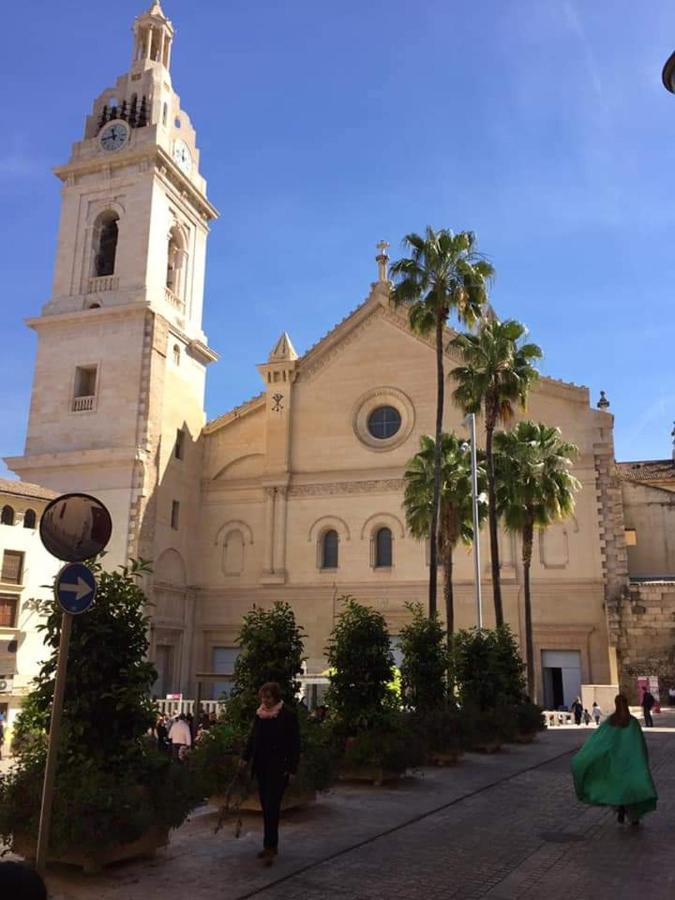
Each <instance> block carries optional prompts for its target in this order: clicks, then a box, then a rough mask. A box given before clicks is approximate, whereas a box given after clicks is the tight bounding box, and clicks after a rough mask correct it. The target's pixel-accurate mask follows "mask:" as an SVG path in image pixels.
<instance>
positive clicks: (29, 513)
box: [23, 509, 37, 528]
mask: <svg viewBox="0 0 675 900" xmlns="http://www.w3.org/2000/svg"><path fill="white" fill-rule="evenodd" d="M36 521H37V516H36V515H35V510H34V509H27V510H26V512H25V513H24V514H23V527H24V528H35V523H36Z"/></svg>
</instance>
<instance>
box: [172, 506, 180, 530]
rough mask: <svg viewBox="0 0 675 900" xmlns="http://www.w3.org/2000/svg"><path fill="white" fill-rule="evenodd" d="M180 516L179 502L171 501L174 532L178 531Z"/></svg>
mask: <svg viewBox="0 0 675 900" xmlns="http://www.w3.org/2000/svg"><path fill="white" fill-rule="evenodd" d="M179 515H180V503H179V502H178V500H172V501H171V527H172V528H173V530H174V531H178V517H179Z"/></svg>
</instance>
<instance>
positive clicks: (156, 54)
mask: <svg viewBox="0 0 675 900" xmlns="http://www.w3.org/2000/svg"><path fill="white" fill-rule="evenodd" d="M133 31H134V54H133V57H132V60H131V62H132V68H133V69H134V71H138V70H139V69H146V68H148V67H149V66H150V65H153V66H154V65H161V66H163V67H164V68H165V69H166V70H167V72H168V71H169V68H170V66H171V43H172V41H173V36H174V29H173V25H172V24H171V22H170V21H169V19H167V17H166V16H165V15H164V11H163V10H162V5H161V3H160V2H159V0H155V2H154V3H153V4H152V5H151V7H150V9H148V10H147V12H144V13H142V14H141V15H140V16H138V17H137V18H136V19H135V21H134V26H133Z"/></svg>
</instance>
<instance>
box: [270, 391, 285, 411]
mask: <svg viewBox="0 0 675 900" xmlns="http://www.w3.org/2000/svg"><path fill="white" fill-rule="evenodd" d="M283 399H284V395H283V394H274V396H273V397H272V412H281V411H282V409H283V408H284V404H283V403H282V400H283Z"/></svg>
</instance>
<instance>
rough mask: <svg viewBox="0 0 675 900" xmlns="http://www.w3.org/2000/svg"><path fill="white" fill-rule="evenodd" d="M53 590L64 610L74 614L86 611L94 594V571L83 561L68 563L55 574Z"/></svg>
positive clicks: (92, 600)
mask: <svg viewBox="0 0 675 900" xmlns="http://www.w3.org/2000/svg"><path fill="white" fill-rule="evenodd" d="M55 591H56V599H57V600H58V601H59V603H60V605H61V609H62V610H63V611H64V612H67V613H71V614H72V615H74V616H77V615H79V614H80V613H83V612H86V611H87V610H88V609H89V607H90V606H91V604H92V603H93V602H94V597H95V595H96V579H95V578H94V573H93V572H92V571H91V569H88V568H87V567H86V566H85V565H84V564H83V563H69V564H68V565H67V566H64V567H63V568H62V569H61V571H60V572H59V574H58V575H57V576H56V588H55Z"/></svg>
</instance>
